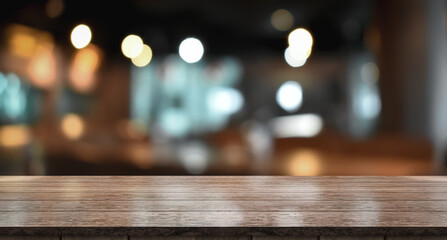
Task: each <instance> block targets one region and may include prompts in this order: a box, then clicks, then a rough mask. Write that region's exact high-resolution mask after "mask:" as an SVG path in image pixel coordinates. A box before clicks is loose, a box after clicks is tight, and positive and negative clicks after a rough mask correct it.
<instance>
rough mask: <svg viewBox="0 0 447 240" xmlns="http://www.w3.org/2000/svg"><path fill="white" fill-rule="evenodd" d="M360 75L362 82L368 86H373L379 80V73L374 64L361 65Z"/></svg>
mask: <svg viewBox="0 0 447 240" xmlns="http://www.w3.org/2000/svg"><path fill="white" fill-rule="evenodd" d="M360 75H361V76H362V80H363V81H365V82H367V83H369V84H374V83H376V82H377V80H379V75H380V71H379V68H378V67H377V65H376V64H375V63H374V62H368V63H365V64H363V66H362V68H361V69H360Z"/></svg>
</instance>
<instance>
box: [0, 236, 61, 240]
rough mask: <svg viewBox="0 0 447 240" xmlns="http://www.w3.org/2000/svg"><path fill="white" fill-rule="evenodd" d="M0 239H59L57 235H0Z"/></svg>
mask: <svg viewBox="0 0 447 240" xmlns="http://www.w3.org/2000/svg"><path fill="white" fill-rule="evenodd" d="M0 240H59V236H0Z"/></svg>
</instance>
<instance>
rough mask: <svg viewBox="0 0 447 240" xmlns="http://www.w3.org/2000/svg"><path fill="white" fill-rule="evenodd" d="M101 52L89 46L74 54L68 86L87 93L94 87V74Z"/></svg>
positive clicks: (93, 46)
mask: <svg viewBox="0 0 447 240" xmlns="http://www.w3.org/2000/svg"><path fill="white" fill-rule="evenodd" d="M100 60H101V52H100V50H99V48H97V47H96V46H95V45H92V44H91V45H90V46H88V47H86V48H83V49H81V50H79V51H78V52H76V55H75V57H74V60H73V63H72V66H71V69H70V76H69V77H70V78H69V80H70V85H71V86H72V87H73V89H74V90H76V91H78V92H83V93H85V92H89V91H91V90H92V89H93V88H94V86H95V73H96V71H97V69H98V68H99V65H100Z"/></svg>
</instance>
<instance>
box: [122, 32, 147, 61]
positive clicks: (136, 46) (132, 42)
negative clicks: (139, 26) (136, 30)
mask: <svg viewBox="0 0 447 240" xmlns="http://www.w3.org/2000/svg"><path fill="white" fill-rule="evenodd" d="M143 46H144V44H143V40H142V39H141V37H139V36H137V35H134V34H130V35H128V36H127V37H125V38H124V39H123V42H122V43H121V51H122V52H123V54H124V56H126V57H128V58H134V57H137V56H138V55H140V53H141V51H143Z"/></svg>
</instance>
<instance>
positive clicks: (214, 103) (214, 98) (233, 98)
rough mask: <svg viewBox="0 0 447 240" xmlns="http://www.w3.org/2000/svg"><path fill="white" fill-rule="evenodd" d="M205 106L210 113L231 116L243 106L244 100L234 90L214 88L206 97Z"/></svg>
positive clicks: (239, 93)
mask: <svg viewBox="0 0 447 240" xmlns="http://www.w3.org/2000/svg"><path fill="white" fill-rule="evenodd" d="M207 105H208V107H209V108H210V110H211V111H213V112H215V113H218V114H233V113H236V112H238V111H239V110H240V109H241V108H242V106H243V105H244V98H243V96H242V94H241V92H239V91H238V90H236V89H233V88H228V87H215V88H213V89H211V90H210V92H209V93H208V96H207Z"/></svg>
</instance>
